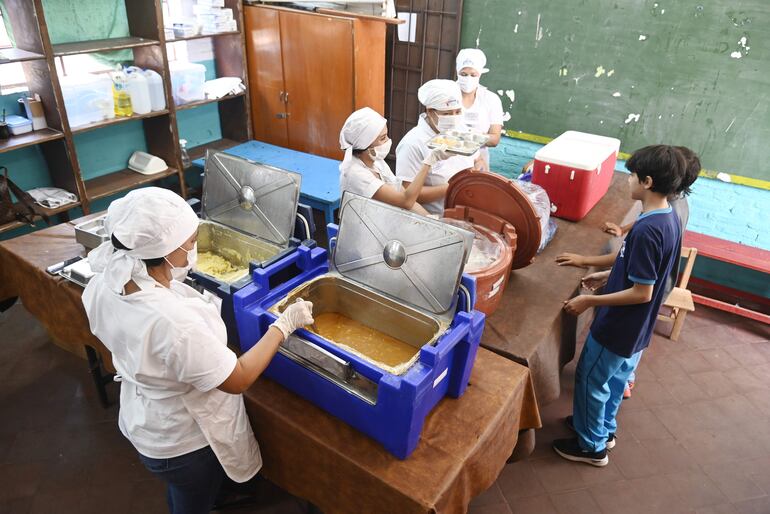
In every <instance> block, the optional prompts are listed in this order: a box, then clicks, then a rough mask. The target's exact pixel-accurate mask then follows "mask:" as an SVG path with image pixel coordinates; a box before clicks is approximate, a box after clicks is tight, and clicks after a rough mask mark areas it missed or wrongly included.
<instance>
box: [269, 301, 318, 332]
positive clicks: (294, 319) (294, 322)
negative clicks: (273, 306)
mask: <svg viewBox="0 0 770 514" xmlns="http://www.w3.org/2000/svg"><path fill="white" fill-rule="evenodd" d="M312 324H313V304H312V303H311V302H308V301H305V300H303V299H301V298H300V299H298V300H297V301H296V302H294V303H293V304H291V305H289V306H288V307H286V310H285V311H283V312H282V313H281V315H280V316H279V317H278V319H277V320H275V323H273V324H272V326H274V327H275V328H277V329H278V330H280V331H281V333H282V334H283V340H284V341H285V340H286V338H287V337H289V334H291V333H292V332H294V331H295V330H297V329H298V328H302V327H304V326H306V325H312Z"/></svg>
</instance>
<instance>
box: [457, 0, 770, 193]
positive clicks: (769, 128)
mask: <svg viewBox="0 0 770 514" xmlns="http://www.w3.org/2000/svg"><path fill="white" fill-rule="evenodd" d="M476 46H478V48H481V49H482V50H484V52H485V53H486V54H487V58H488V61H489V63H488V65H487V67H488V68H490V70H491V71H490V72H489V73H488V74H487V75H485V76H484V77H483V78H482V84H484V85H486V86H487V87H489V89H491V90H493V91H496V92H498V94H500V95H501V97H502V99H503V108H504V110H506V111H507V112H509V113H510V120H509V121H507V122H506V124H505V128H506V130H509V131H521V132H524V133H529V134H536V135H540V136H547V137H555V136H557V135H559V134H560V133H562V132H564V131H565V130H580V131H584V132H591V133H595V134H602V135H607V136H613V137H617V138H619V139H620V140H621V141H622V145H621V150H622V151H625V152H631V151H633V150H634V149H636V148H639V147H641V146H645V145H648V144H654V143H669V144H677V145H685V146H688V147H690V148H692V149H693V150H695V151H696V152H698V153H699V154H700V155H701V161H702V164H703V167H704V168H706V169H710V170H717V171H720V172H726V173H730V174H736V175H743V176H748V177H754V178H757V179H761V180H770V0H746V1H733V0H574V1H573V0H569V1H567V0H465V2H464V7H463V24H462V47H463V48H466V47H476ZM511 97H513V98H514V101H513V102H512V101H511Z"/></svg>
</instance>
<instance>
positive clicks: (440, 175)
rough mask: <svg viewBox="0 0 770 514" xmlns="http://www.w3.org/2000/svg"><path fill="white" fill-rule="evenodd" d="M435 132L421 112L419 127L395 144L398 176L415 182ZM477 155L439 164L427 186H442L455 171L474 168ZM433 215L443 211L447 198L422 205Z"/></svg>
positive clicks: (426, 180)
mask: <svg viewBox="0 0 770 514" xmlns="http://www.w3.org/2000/svg"><path fill="white" fill-rule="evenodd" d="M435 135H436V132H435V131H434V130H433V129H432V128H431V126H430V125H428V122H427V120H426V115H425V114H421V115H420V120H419V121H418V122H417V126H416V127H414V128H413V129H412V130H410V131H409V132H407V133H406V135H404V137H403V138H402V139H401V142H400V143H398V147H396V177H398V178H399V179H401V180H403V181H405V182H412V181H413V180H414V178H415V177H416V176H417V174H418V173H419V172H420V168H422V161H423V160H424V159H425V157H427V156H428V154H429V153H430V151H431V150H430V148H428V141H429V140H430V139H431V138H432V137H433V136H435ZM473 161H474V157H464V156H460V155H458V156H454V157H450V158H449V159H447V160H445V161H441V162H439V163H437V164H436V165H435V166H433V168H431V170H430V172H429V173H428V176H427V177H426V178H425V185H426V186H439V185H442V184H446V183H447V182H449V179H450V178H452V177H453V176H454V175H455V174H456V173H458V172H460V171H462V170H465V169H468V168H472V167H473ZM422 206H423V207H425V210H427V211H428V212H429V213H431V214H437V215H439V216H442V215H443V214H444V200H443V199H441V200H436V201H434V202H430V203H424V204H422Z"/></svg>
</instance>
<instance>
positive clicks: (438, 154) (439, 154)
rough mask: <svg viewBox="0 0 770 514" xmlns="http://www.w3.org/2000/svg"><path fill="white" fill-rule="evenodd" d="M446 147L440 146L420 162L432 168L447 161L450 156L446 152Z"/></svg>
mask: <svg viewBox="0 0 770 514" xmlns="http://www.w3.org/2000/svg"><path fill="white" fill-rule="evenodd" d="M446 148H447V147H446V145H442V146H440V147H438V148H434V149H433V150H431V152H430V153H429V154H428V155H427V156H426V157H425V159H423V160H422V163H423V164H427V165H428V166H433V165H435V164H436V163H437V162H439V161H444V160H446V159H449V158H450V157H451V155H450V154H449V153H448V152H447V151H446Z"/></svg>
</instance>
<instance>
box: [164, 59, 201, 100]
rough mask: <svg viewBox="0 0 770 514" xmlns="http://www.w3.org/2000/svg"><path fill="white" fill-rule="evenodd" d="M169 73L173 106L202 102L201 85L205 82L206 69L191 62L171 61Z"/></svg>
mask: <svg viewBox="0 0 770 514" xmlns="http://www.w3.org/2000/svg"><path fill="white" fill-rule="evenodd" d="M168 67H169V70H170V71H171V90H172V94H173V95H174V104H176V105H184V104H188V103H190V102H197V101H199V100H204V99H205V98H206V95H205V94H204V92H203V84H204V83H205V82H206V67H205V66H204V65H202V64H196V63H192V62H180V61H172V62H170V63H168Z"/></svg>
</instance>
